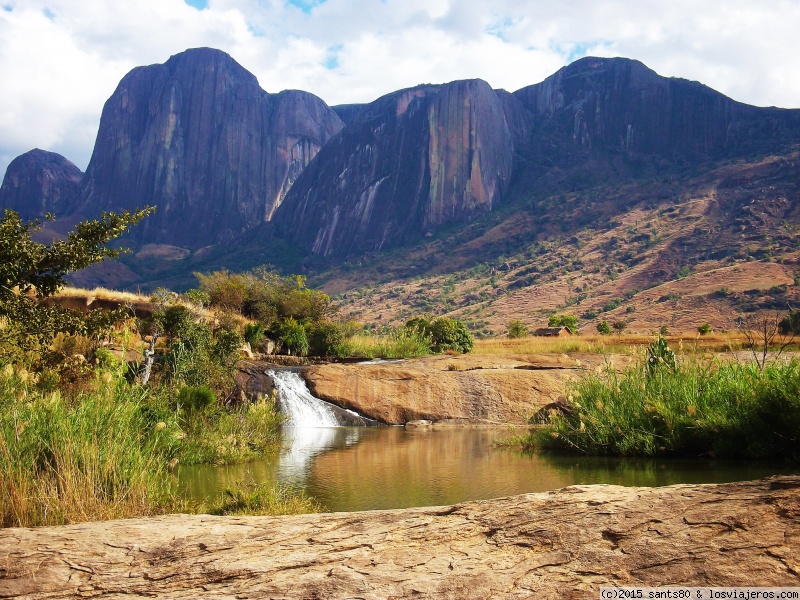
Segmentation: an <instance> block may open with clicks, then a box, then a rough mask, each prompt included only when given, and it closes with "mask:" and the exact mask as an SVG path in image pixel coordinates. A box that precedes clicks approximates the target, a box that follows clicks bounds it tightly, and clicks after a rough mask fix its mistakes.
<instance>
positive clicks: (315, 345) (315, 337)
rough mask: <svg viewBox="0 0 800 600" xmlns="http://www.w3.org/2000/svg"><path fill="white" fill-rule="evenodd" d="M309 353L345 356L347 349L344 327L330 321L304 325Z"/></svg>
mask: <svg viewBox="0 0 800 600" xmlns="http://www.w3.org/2000/svg"><path fill="white" fill-rule="evenodd" d="M306 336H307V338H308V346H309V353H310V354H312V355H313V356H338V357H339V358H343V357H345V356H347V354H348V349H347V344H346V343H345V342H346V339H347V333H346V332H345V328H344V327H343V326H342V325H339V324H338V323H333V322H332V321H323V322H319V323H310V324H309V325H306Z"/></svg>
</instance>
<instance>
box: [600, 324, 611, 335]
mask: <svg viewBox="0 0 800 600" xmlns="http://www.w3.org/2000/svg"><path fill="white" fill-rule="evenodd" d="M597 332H598V333H600V334H602V335H610V334H611V325H609V324H608V321H600V322H599V323H598V324H597Z"/></svg>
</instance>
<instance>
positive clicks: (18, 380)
mask: <svg viewBox="0 0 800 600" xmlns="http://www.w3.org/2000/svg"><path fill="white" fill-rule="evenodd" d="M29 377H30V375H28V374H27V372H25V371H18V372H16V373H13V374H11V375H10V374H9V372H8V370H6V371H5V372H4V374H3V376H0V522H2V525H3V526H5V527H9V526H32V525H51V524H62V523H69V522H77V521H85V520H99V519H113V518H119V517H125V516H130V515H132V514H137V515H146V514H153V513H156V512H162V511H163V509H164V507H166V506H169V505H170V503H171V502H172V484H171V480H170V478H169V477H168V474H167V468H168V465H167V461H165V460H164V456H165V453H164V448H165V445H166V440H165V439H164V433H163V431H161V430H156V428H153V427H148V423H147V421H146V419H145V418H144V416H143V412H142V410H141V406H142V404H141V395H140V394H139V393H137V391H136V390H134V389H132V388H127V386H124V385H121V386H119V387H117V386H114V387H113V388H112V387H110V386H109V387H102V388H100V389H99V391H97V392H94V393H91V394H87V395H80V396H78V397H76V398H74V399H67V398H65V397H63V396H62V395H61V393H60V392H51V393H47V394H42V393H39V392H38V391H37V390H36V389H35V388H34V387H33V386H32V385H30V382H29V380H28V378H29Z"/></svg>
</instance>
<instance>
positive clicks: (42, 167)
mask: <svg viewBox="0 0 800 600" xmlns="http://www.w3.org/2000/svg"><path fill="white" fill-rule="evenodd" d="M82 177H83V172H81V170H80V169H79V168H78V167H76V166H75V165H74V164H72V163H71V162H70V161H68V160H67V159H66V158H64V157H63V156H61V155H60V154H56V153H54V152H46V151H44V150H39V149H38V148H37V149H35V150H31V151H30V152H26V153H25V154H22V155H21V156H18V157H17V158H15V159H14V160H13V161H11V164H9V165H8V169H6V174H5V177H4V178H3V185H2V187H0V208H2V209H6V208H7V209H11V210H14V211H16V212H18V213H19V214H20V216H21V217H22V218H23V219H26V220H30V219H36V218H41V217H44V215H45V214H46V213H53V214H63V213H65V212H67V211H68V210H69V209H70V207H71V205H72V203H73V202H74V201H75V200H76V199H77V198H78V195H79V194H80V191H81V179H82Z"/></svg>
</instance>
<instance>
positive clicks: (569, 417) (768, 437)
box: [521, 340, 800, 460]
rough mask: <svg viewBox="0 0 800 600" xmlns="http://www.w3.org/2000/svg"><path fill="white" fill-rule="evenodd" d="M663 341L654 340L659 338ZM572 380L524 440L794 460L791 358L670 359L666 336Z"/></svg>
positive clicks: (562, 446)
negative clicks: (629, 361) (633, 361)
mask: <svg viewBox="0 0 800 600" xmlns="http://www.w3.org/2000/svg"><path fill="white" fill-rule="evenodd" d="M662 342H663V340H662ZM648 359H649V360H646V361H643V362H642V363H640V364H638V365H636V366H633V367H630V368H627V369H625V370H623V371H622V372H618V371H616V370H614V369H611V368H607V369H606V370H604V371H602V372H600V373H592V374H589V375H587V376H585V377H583V378H582V379H580V380H578V381H577V382H576V383H575V384H574V385H573V386H572V389H571V391H570V395H569V402H568V408H566V409H564V410H561V411H555V410H554V411H552V414H550V415H548V417H549V422H548V423H546V424H544V425H542V426H541V427H539V428H537V429H535V430H533V431H531V432H530V433H529V434H528V435H527V436H525V437H524V438H523V439H522V440H521V442H522V444H523V445H524V446H527V447H535V448H550V449H559V450H566V451H571V452H579V453H585V454H615V455H623V456H667V455H672V456H705V457H720V458H723V457H725V458H778V459H790V460H800V361H798V360H791V361H788V362H783V361H773V362H770V363H768V364H766V365H759V364H758V363H756V362H736V361H727V362H721V361H719V360H703V359H701V358H697V357H684V358H683V359H679V360H675V357H674V355H672V354H671V351H669V350H668V349H667V348H666V344H665V343H661V344H659V342H656V343H654V344H653V345H651V347H650V351H649V353H648Z"/></svg>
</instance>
